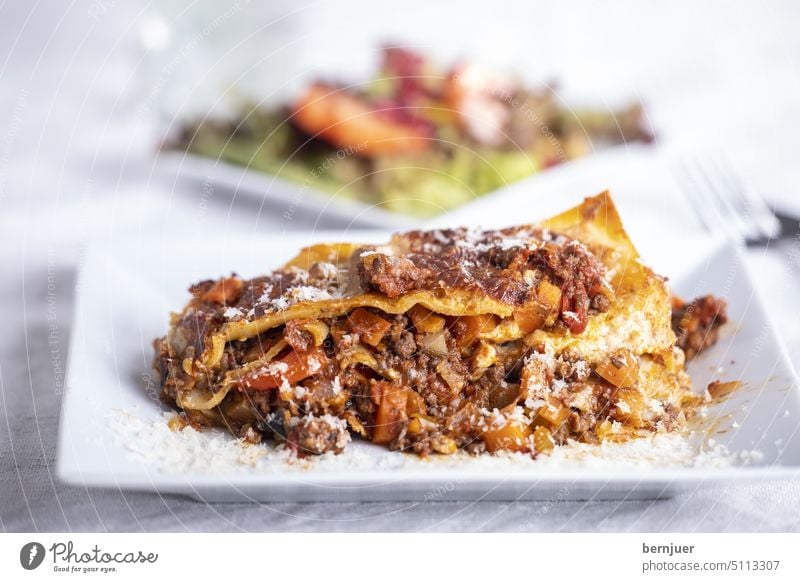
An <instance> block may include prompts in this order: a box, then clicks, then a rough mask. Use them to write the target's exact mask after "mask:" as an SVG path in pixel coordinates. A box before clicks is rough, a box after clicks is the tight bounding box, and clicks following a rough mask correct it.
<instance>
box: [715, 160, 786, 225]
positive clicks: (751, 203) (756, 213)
mask: <svg viewBox="0 0 800 582" xmlns="http://www.w3.org/2000/svg"><path fill="white" fill-rule="evenodd" d="M712 163H713V165H714V167H715V168H716V170H717V172H718V174H719V176H720V181H722V182H724V183H725V184H726V186H727V190H728V191H729V192H731V193H732V195H734V196H735V197H736V199H737V201H738V203H739V205H740V206H741V208H742V210H743V212H744V213H745V214H746V215H747V216H749V217H750V218H751V220H752V221H753V222H754V223H755V224H756V226H757V228H758V231H759V235H760V237H761V238H775V237H776V236H778V235H779V234H780V232H781V223H780V221H779V220H778V218H777V216H775V212H774V210H773V209H772V208H770V206H769V205H768V204H767V203H766V201H765V200H764V199H763V198H762V197H761V196H759V195H758V194H757V193H756V192H755V190H753V189H752V188H750V187H749V185H748V184H747V183H746V182H745V181H744V180H743V179H742V178H741V176H740V175H738V174H737V172H736V170H735V169H734V167H733V165H732V164H731V163H730V162H729V161H728V160H725V159H722V158H720V159H717V160H713V161H712Z"/></svg>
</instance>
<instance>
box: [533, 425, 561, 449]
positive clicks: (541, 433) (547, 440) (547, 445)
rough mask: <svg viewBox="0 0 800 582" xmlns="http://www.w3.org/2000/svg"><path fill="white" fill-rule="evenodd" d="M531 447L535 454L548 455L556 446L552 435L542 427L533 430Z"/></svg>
mask: <svg viewBox="0 0 800 582" xmlns="http://www.w3.org/2000/svg"><path fill="white" fill-rule="evenodd" d="M533 446H534V448H535V449H536V452H537V453H544V454H546V455H549V454H550V453H551V452H553V449H554V448H555V446H556V441H555V440H554V439H553V434H552V433H551V432H550V429H548V428H547V427H544V426H537V427H536V428H535V429H534V430H533Z"/></svg>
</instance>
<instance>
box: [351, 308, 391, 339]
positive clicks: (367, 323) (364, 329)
mask: <svg viewBox="0 0 800 582" xmlns="http://www.w3.org/2000/svg"><path fill="white" fill-rule="evenodd" d="M348 318H349V320H350V326H351V327H352V328H353V331H355V332H358V333H359V334H360V336H361V341H363V342H364V343H366V344H369V345H371V346H377V345H378V344H379V343H381V340H382V339H383V336H385V335H386V332H387V331H389V328H390V327H392V324H391V323H389V322H388V321H386V320H385V319H383V318H382V317H381V316H380V315H375V314H374V313H372V312H371V311H367V310H366V309H364V308H363V307H359V308H358V309H356V310H354V311H353V312H352V313H350V315H349V316H348Z"/></svg>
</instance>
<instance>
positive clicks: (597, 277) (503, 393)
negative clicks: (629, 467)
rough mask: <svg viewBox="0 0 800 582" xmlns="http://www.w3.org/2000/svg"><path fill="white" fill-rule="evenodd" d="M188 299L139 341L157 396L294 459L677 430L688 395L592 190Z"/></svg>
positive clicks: (528, 448)
mask: <svg viewBox="0 0 800 582" xmlns="http://www.w3.org/2000/svg"><path fill="white" fill-rule="evenodd" d="M190 292H191V294H192V297H191V299H190V301H189V303H188V304H187V305H186V306H185V307H184V309H183V310H182V311H181V312H180V313H175V314H173V315H172V319H171V325H170V329H169V332H168V334H167V336H166V337H164V338H161V339H158V340H156V341H155V349H156V358H155V367H156V369H157V370H158V371H159V373H160V378H161V384H162V388H163V393H164V396H165V398H166V399H168V400H169V401H170V402H172V403H173V404H174V405H175V406H177V408H179V409H180V410H181V411H182V418H183V419H184V421H185V422H187V423H191V424H192V425H194V426H200V425H204V426H218V427H226V428H228V429H229V430H231V431H232V432H233V433H234V434H236V435H237V436H239V437H241V438H245V439H247V440H248V441H251V442H260V441H262V440H263V439H275V440H277V441H279V442H282V443H285V445H286V446H288V447H290V448H292V449H294V450H296V452H297V453H298V454H299V455H308V454H321V453H326V452H335V453H339V452H341V451H342V450H343V449H344V448H345V447H346V445H347V443H348V442H349V441H350V440H351V437H356V438H360V439H365V440H368V441H371V442H372V443H376V444H378V445H383V446H385V447H388V448H390V449H392V450H404V451H413V452H415V453H418V454H420V455H426V454H430V453H432V452H436V453H442V454H449V453H453V452H455V451H457V450H459V449H464V450H467V451H469V452H472V453H481V452H489V453H493V452H498V451H515V452H526V453H531V454H534V455H535V454H539V453H547V452H549V451H550V450H552V448H553V447H555V446H558V445H560V444H563V443H566V442H567V441H568V440H576V441H581V442H587V443H599V442H602V441H609V440H610V441H623V440H627V439H631V438H636V437H638V436H643V435H647V434H651V433H653V432H656V431H669V430H675V429H679V428H680V427H681V426H682V425H683V424H684V422H685V421H686V417H687V415H690V414H691V412H692V407H693V405H694V404H695V403H696V402H697V401H698V397H697V396H696V395H695V394H693V393H692V392H691V390H690V381H689V378H688V376H687V374H686V373H685V371H684V359H685V358H684V353H683V351H682V350H681V348H680V347H678V345H676V335H675V332H674V331H673V328H672V323H673V319H674V317H673V313H672V300H671V298H670V295H669V292H668V290H667V287H666V284H665V281H664V279H663V278H662V277H660V276H658V275H656V274H655V273H653V271H651V270H650V269H649V268H648V267H646V266H645V265H643V264H642V263H641V262H640V261H639V257H638V254H637V252H636V249H635V248H634V246H633V245H632V243H631V242H630V240H629V239H628V237H627V235H626V234H625V231H624V230H623V228H622V224H621V223H620V219H619V216H618V214H617V211H616V209H615V207H614V205H613V203H612V200H611V198H610V196H609V194H608V193H602V194H600V195H598V196H595V197H593V198H588V199H586V200H585V201H584V203H583V204H581V205H580V206H578V207H576V208H573V209H571V210H569V211H567V212H565V213H563V214H561V215H559V216H556V217H554V218H551V219H549V220H547V221H544V222H542V223H540V224H536V225H524V226H517V227H512V228H506V229H503V230H470V229H466V228H456V229H447V230H431V231H412V232H406V233H402V234H396V235H394V236H393V237H392V239H391V240H390V241H389V242H388V243H387V244H385V245H379V246H375V245H360V244H349V243H339V244H323V245H315V246H312V247H309V248H306V249H303V250H302V251H301V252H300V254H299V255H298V256H297V257H295V258H294V259H292V260H291V261H289V262H288V263H287V264H286V265H285V266H284V267H282V268H280V269H278V270H276V271H273V272H272V273H270V274H268V275H265V276H261V277H256V278H253V279H249V280H245V279H242V278H240V277H238V276H236V275H233V276H230V277H226V278H223V279H219V280H215V281H211V280H209V281H203V282H200V283H198V284H196V285H194V286H193V287H191V288H190ZM721 309H724V305H723V306H722V307H721ZM678 319H679V320H680V321H684V320H685V318H678ZM723 321H724V319H723Z"/></svg>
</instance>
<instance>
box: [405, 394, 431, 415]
mask: <svg viewBox="0 0 800 582" xmlns="http://www.w3.org/2000/svg"><path fill="white" fill-rule="evenodd" d="M406 412H407V413H408V415H409V416H411V415H412V414H427V412H428V408H427V407H426V406H425V399H424V398H423V397H422V396H420V394H419V393H418V392H415V391H414V390H409V391H408V401H407V402H406Z"/></svg>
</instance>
